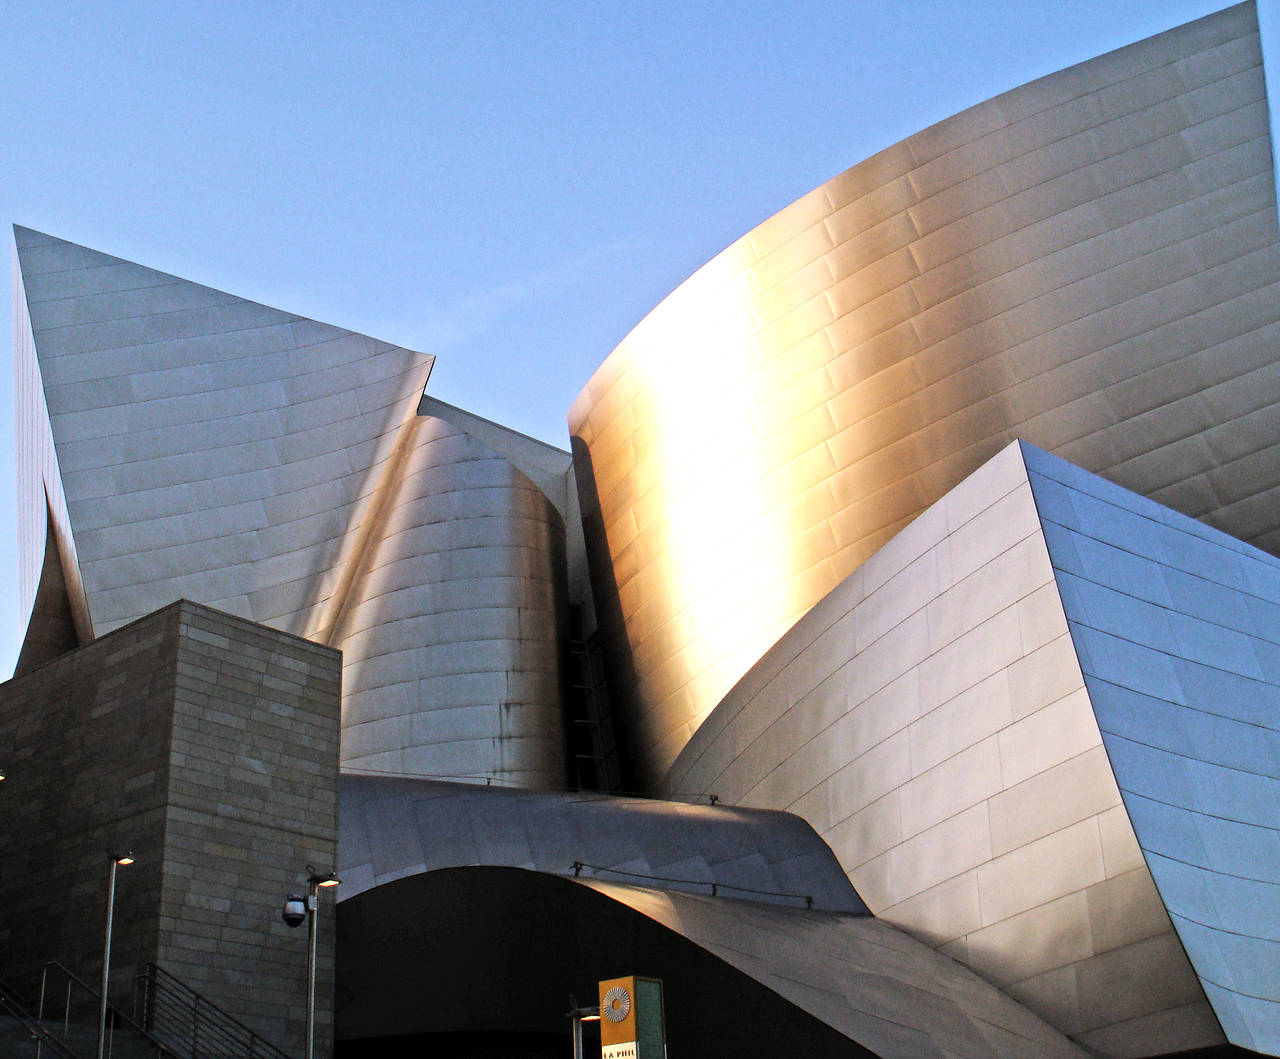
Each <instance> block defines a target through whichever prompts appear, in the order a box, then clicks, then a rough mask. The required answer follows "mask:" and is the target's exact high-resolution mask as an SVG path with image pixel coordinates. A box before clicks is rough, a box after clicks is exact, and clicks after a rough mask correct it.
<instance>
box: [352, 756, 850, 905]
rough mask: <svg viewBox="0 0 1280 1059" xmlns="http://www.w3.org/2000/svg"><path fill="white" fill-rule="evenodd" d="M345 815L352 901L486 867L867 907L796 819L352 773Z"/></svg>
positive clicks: (642, 800)
mask: <svg viewBox="0 0 1280 1059" xmlns="http://www.w3.org/2000/svg"><path fill="white" fill-rule="evenodd" d="M340 819H341V821H342V835H341V842H340V844H339V848H340V853H341V860H340V863H339V865H338V870H339V872H340V874H341V876H342V899H343V900H346V899H348V898H351V897H355V896H356V895H357V894H360V893H362V892H364V891H365V890H367V889H370V888H372V887H374V886H380V885H382V884H383V883H386V882H390V881H393V880H395V879H400V878H404V877H405V876H408V875H415V874H418V873H421V872H427V871H435V870H437V869H440V868H453V867H460V866H464V865H472V864H483V865H506V866H509V867H515V868H531V869H535V870H537V871H545V872H552V873H556V874H560V875H568V874H570V873H571V872H574V871H577V872H578V873H580V874H581V875H582V876H583V877H584V878H593V877H594V878H601V879H605V880H613V881H620V882H631V883H637V884H639V885H642V886H655V887H657V888H658V889H662V890H683V891H688V892H692V893H707V892H709V891H710V890H712V889H713V888H714V889H715V890H716V891H717V892H718V893H719V894H720V895H721V896H725V897H733V898H738V899H741V900H750V901H758V902H764V903H766V904H781V905H786V906H789V907H797V906H799V907H806V906H809V907H813V908H817V909H822V910H824V911H828V912H831V911H836V912H849V913H862V914H865V913H866V911H867V909H866V906H865V905H864V904H863V903H862V901H861V900H860V899H859V897H858V895H857V893H855V892H854V889H853V887H852V886H851V885H850V884H849V880H848V879H847V878H845V875H844V872H843V871H842V870H841V868H840V865H839V863H837V861H836V859H835V857H834V856H833V855H832V853H831V850H829V849H828V848H827V847H826V845H824V844H823V842H822V840H821V839H820V838H818V836H817V835H816V834H814V832H813V829H812V828H811V827H810V826H809V825H808V824H806V823H805V822H804V821H803V820H801V819H800V818H799V817H796V816H791V815H789V814H786V813H776V812H767V811H762V810H759V809H739V808H736V807H735V808H730V807H728V806H708V805H688V804H681V803H678V802H660V801H653V800H651V799H647V798H611V797H605V796H604V795H598V794H588V793H575V794H569V793H552V792H537V793H535V792H532V791H517V790H507V789H502V788H499V787H477V786H474V785H466V786H464V785H462V784H456V783H438V782H434V781H431V780H408V779H388V778H383V777H357V776H350V775H348V776H346V777H344V778H343V781H342V797H341V813H340ZM575 864H576V865H578V868H577V869H575V868H574V865H575Z"/></svg>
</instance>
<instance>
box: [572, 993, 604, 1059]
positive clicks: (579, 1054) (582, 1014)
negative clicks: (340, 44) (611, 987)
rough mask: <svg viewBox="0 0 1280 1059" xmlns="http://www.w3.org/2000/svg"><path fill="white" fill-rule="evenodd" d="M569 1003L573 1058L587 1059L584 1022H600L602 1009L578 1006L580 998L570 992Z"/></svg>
mask: <svg viewBox="0 0 1280 1059" xmlns="http://www.w3.org/2000/svg"><path fill="white" fill-rule="evenodd" d="M569 1004H570V1007H569V1021H570V1024H571V1026H572V1033H573V1059H585V1056H586V1052H585V1051H584V1049H583V1044H582V1024H583V1023H584V1022H599V1021H600V1009H599V1008H598V1007H588V1008H580V1007H578V1000H577V998H576V997H575V996H574V995H573V994H572V993H570V994H569Z"/></svg>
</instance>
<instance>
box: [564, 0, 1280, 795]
mask: <svg viewBox="0 0 1280 1059" xmlns="http://www.w3.org/2000/svg"><path fill="white" fill-rule="evenodd" d="M1260 63H1261V55H1260V49H1259V42H1258V36H1257V24H1256V15H1255V11H1254V7H1253V5H1252V4H1251V3H1249V4H1242V5H1240V6H1237V7H1234V8H1231V9H1229V10H1227V11H1224V12H1221V13H1219V14H1216V15H1213V16H1210V17H1209V18H1206V19H1202V20H1201V21H1199V22H1195V23H1192V24H1190V25H1188V26H1184V27H1181V28H1179V29H1175V30H1172V31H1170V32H1168V33H1165V34H1162V35H1160V36H1157V37H1154V38H1152V39H1150V40H1146V41H1143V42H1141V43H1138V44H1134V45H1132V46H1130V47H1127V48H1124V49H1121V50H1120V51H1117V52H1114V53H1111V54H1109V55H1104V56H1102V57H1100V58H1098V59H1095V60H1092V61H1090V62H1087V63H1084V64H1082V65H1081V66H1078V67H1074V68H1071V69H1068V70H1065V71H1062V72H1060V73H1057V74H1054V75H1051V76H1050V77H1047V78H1044V79H1042V80H1040V81H1036V82H1033V83H1031V84H1029V85H1026V86H1024V87H1022V88H1019V89H1015V90H1014V91H1012V92H1009V93H1007V94H1005V95H1002V96H999V97H997V98H995V99H993V100H991V101H989V102H987V103H983V104H981V105H979V106H977V107H974V108H972V109H971V110H968V111H965V112H963V113H961V114H959V115H956V116H955V117H953V118H950V119H948V120H947V121H944V122H942V123H941V124H939V125H936V126H934V127H933V128H930V129H928V130H925V131H924V132H921V133H919V134H917V135H915V136H913V137H911V138H909V139H907V140H905V141H903V142H902V143H901V144H898V145H897V146H895V147H891V148H889V149H888V150H886V151H884V152H882V153H881V154H879V155H876V156H875V157H873V158H871V159H869V160H868V161H866V162H864V163H862V164H861V165H858V166H855V167H854V168H853V169H850V170H849V171H848V172H846V173H844V174H842V175H840V176H838V177H836V178H835V179H833V180H831V181H829V182H828V183H827V184H824V185H823V186H822V187H820V188H818V189H816V190H815V191H813V192H811V193H810V194H808V195H806V196H804V197H803V198H802V199H800V200H799V201H797V202H796V203H794V204H793V205H791V206H789V207H787V208H786V209H785V210H783V211H782V212H781V213H779V214H778V215H777V216H775V217H773V218H772V219H770V220H768V221H766V222H765V223H764V224H762V225H761V226H760V227H759V228H757V229H755V230H754V231H752V232H750V233H749V234H748V235H746V236H744V237H743V238H742V239H741V240H739V241H738V242H737V243H735V244H734V245H733V246H731V247H729V248H728V249H727V250H726V251H724V253H722V254H721V255H720V256H718V257H717V258H715V259H714V260H712V261H711V262H709V263H708V264H707V265H705V266H704V267H703V268H702V269H701V270H699V271H698V272H697V273H696V274H695V275H694V276H692V277H691V278H690V279H689V280H688V281H686V282H685V283H684V284H683V285H682V286H681V287H679V288H678V289H677V290H676V291H675V292H674V293H673V294H672V295H671V296H670V297H668V298H667V299H666V300H665V301H664V302H663V303H662V304H661V305H659V306H658V307H657V308H656V309H654V311H653V312H652V313H650V315H649V316H648V317H647V318H646V319H645V320H644V321H643V322H642V323H641V324H640V325H639V326H638V327H637V328H636V329H635V331H633V332H632V333H631V334H630V335H629V336H628V337H627V339H626V340H625V341H624V342H623V343H622V345H620V346H619V347H618V349H617V350H615V351H614V353H613V354H612V355H611V356H610V358H609V359H608V360H607V361H606V362H605V363H604V364H603V365H602V366H601V368H600V369H599V370H598V372H597V373H596V374H595V376H594V377H593V378H592V379H591V380H590V381H589V382H588V384H587V386H586V388H585V389H584V390H583V392H582V394H581V395H580V396H579V398H578V400H577V402H576V403H575V404H574V406H573V408H572V410H571V412H570V416H569V419H570V427H571V430H572V432H573V434H574V435H575V445H574V449H575V454H576V457H577V458H578V460H579V481H580V482H581V483H582V484H583V487H584V497H585V498H586V500H585V501H584V513H585V514H586V515H587V518H588V526H589V527H590V528H591V531H592V533H593V534H594V536H595V540H594V541H593V542H592V543H591V549H592V554H593V558H596V557H597V556H598V557H599V558H598V560H597V561H596V562H595V563H594V569H593V578H595V583H596V600H597V605H598V607H599V608H600V611H601V614H602V620H603V621H604V622H605V623H606V625H607V626H608V631H609V634H610V636H611V637H612V639H613V642H614V662H615V670H616V672H617V673H618V674H619V675H620V678H621V681H622V683H624V684H628V685H630V686H629V687H620V688H617V689H615V690H616V691H619V692H626V693H627V694H629V696H630V698H631V706H632V713H633V723H634V725H635V728H636V731H635V732H634V733H633V740H634V744H635V745H634V747H633V751H634V754H635V756H636V757H637V758H638V759H639V762H640V766H641V771H642V778H644V779H647V780H648V781H649V782H653V781H655V780H656V779H657V778H658V777H660V776H661V774H662V773H663V772H664V771H665V769H666V767H667V766H668V765H669V764H670V763H671V761H672V760H673V759H674V758H675V756H676V754H677V753H678V752H679V751H680V748H681V747H682V746H683V745H684V744H685V742H686V741H687V739H688V738H689V736H690V735H691V734H692V732H693V731H694V730H695V729H696V728H697V726H698V725H699V724H700V723H701V721H702V719H703V718H704V717H705V716H706V714H707V712H708V711H709V710H710V709H711V708H712V707H713V706H714V705H715V703H716V702H718V701H719V700H720V698H721V697H722V696H723V694H724V693H725V692H726V691H727V690H728V688H729V687H730V686H732V684H733V683H734V681H736V680H737V679H738V678H739V677H740V676H741V675H742V674H743V673H744V672H746V670H747V669H748V668H749V667H750V666H751V665H752V664H753V663H754V662H755V660H756V659H757V658H758V657H759V656H760V655H761V654H762V653H763V652H764V650H765V649H766V648H768V647H769V646H770V645H771V644H772V643H773V642H774V641H775V640H776V639H777V637H778V636H779V635H780V634H781V633H782V632H783V631H784V630H785V629H787V628H788V627H789V626H790V625H791V624H792V623H793V622H794V621H795V620H796V619H797V618H798V617H799V616H800V615H801V614H803V613H804V612H805V611H806V610H807V609H808V608H809V607H811V606H812V605H813V604H814V603H815V602H817V601H818V600H819V599H821V598H822V597H823V596H824V595H826V593H827V592H829V591H830V590H831V589H832V588H833V587H835V585H836V584H838V583H839V582H840V581H841V580H842V579H843V578H844V577H845V576H846V575H847V574H848V573H849V572H850V571H852V570H854V569H856V568H857V566H858V565H859V564H860V563H862V562H863V561H865V560H866V559H867V558H868V557H869V556H870V555H871V554H872V553H874V552H875V550H876V549H877V548H878V547H879V546H880V545H882V544H883V543H884V542H885V541H887V540H889V539H890V538H891V537H892V536H893V535H894V534H895V533H896V532H897V531H898V530H899V529H901V528H902V527H903V526H905V525H906V524H907V523H908V522H910V521H911V520H912V519H913V518H915V517H916V516H917V515H918V514H919V513H920V512H921V511H922V510H923V509H924V508H925V507H926V506H927V505H928V504H930V503H931V502H933V501H934V500H936V499H937V498H938V497H939V496H941V495H942V494H943V493H944V492H945V491H946V490H947V489H949V488H950V487H951V486H952V485H954V484H955V483H956V482H958V481H959V480H960V479H961V478H962V477H963V476H964V475H966V474H967V473H969V472H970V471H972V470H974V469H975V468H976V467H978V466H979V465H980V464H981V463H982V462H983V461H984V460H986V459H988V458H990V457H991V456H992V455H994V454H995V453H996V452H997V451H999V449H1000V448H1002V447H1003V446H1004V445H1006V444H1007V443H1008V442H1009V441H1010V440H1012V439H1013V438H1014V437H1015V436H1021V437H1025V438H1027V439H1028V440H1030V441H1032V442H1034V443H1036V444H1038V445H1040V446H1042V447H1044V448H1047V449H1049V450H1051V451H1055V452H1058V453H1060V454H1062V455H1064V456H1066V457H1067V458H1069V459H1071V460H1073V461H1075V462H1077V463H1079V464H1081V465H1082V466H1084V467H1086V468H1088V469H1090V470H1092V471H1096V472H1099V473H1103V474H1105V475H1107V476H1108V477H1109V478H1112V479H1113V480H1115V481H1117V482H1120V483H1122V484H1124V485H1125V486H1127V487H1129V488H1132V489H1135V490H1137V491H1138V492H1141V493H1143V494H1146V495H1150V496H1153V497H1155V498H1157V499H1159V500H1160V501H1161V502H1163V503H1167V504H1169V505H1171V506H1173V507H1175V508H1177V509H1178V510H1180V511H1183V512H1185V513H1187V514H1190V515H1193V516H1196V517H1199V518H1203V519H1205V520H1206V521H1208V522H1210V523H1212V524H1214V525H1217V526H1220V527H1221V528H1223V529H1225V530H1227V531H1228V532H1230V533H1232V534H1234V535H1236V536H1239V537H1242V538H1244V539H1248V540H1251V541H1254V542H1256V543H1258V544H1260V545H1261V546H1262V547H1265V548H1269V549H1272V550H1274V549H1276V548H1277V547H1280V522H1278V519H1277V504H1276V502H1275V498H1276V496H1277V490H1278V489H1280V473H1278V472H1277V470H1276V468H1277V466H1280V461H1277V459H1276V444H1277V442H1276V438H1277V436H1278V431H1277V425H1278V424H1280V374H1278V373H1276V372H1275V371H1274V367H1273V361H1274V356H1275V349H1276V348H1277V346H1278V345H1280V322H1278V321H1280V298H1277V293H1278V290H1277V283H1278V282H1280V253H1278V250H1277V236H1278V234H1280V233H1278V232H1277V226H1276V216H1275V191H1274V174H1273V170H1272V161H1271V151H1270V141H1269V133H1268V125H1267V106H1266V100H1265V94H1264V85H1263V76H1262V68H1261V65H1260Z"/></svg>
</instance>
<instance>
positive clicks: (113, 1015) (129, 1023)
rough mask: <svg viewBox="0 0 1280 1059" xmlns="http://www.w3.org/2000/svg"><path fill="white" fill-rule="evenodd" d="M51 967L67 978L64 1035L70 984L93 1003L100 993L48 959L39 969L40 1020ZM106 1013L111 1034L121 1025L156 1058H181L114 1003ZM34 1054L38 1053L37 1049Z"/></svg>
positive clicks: (69, 1000) (54, 961) (64, 1033)
mask: <svg viewBox="0 0 1280 1059" xmlns="http://www.w3.org/2000/svg"><path fill="white" fill-rule="evenodd" d="M51 969H52V970H55V971H57V972H58V973H59V974H61V975H63V976H64V977H65V978H66V980H67V992H66V998H65V1000H64V1006H63V1015H62V1032H63V1036H64V1037H65V1036H66V1035H67V1033H68V1031H69V1029H70V1022H71V987H72V985H76V986H79V987H80V990H81V991H82V992H83V993H85V994H86V995H87V996H88V997H90V998H91V999H92V1000H93V1001H94V1003H95V1005H97V1004H101V1002H102V994H101V993H99V992H98V991H97V990H96V989H94V988H93V986H91V985H89V984H88V983H87V982H85V981H84V979H82V978H81V977H80V976H79V975H77V974H76V973H75V972H74V971H72V970H70V969H69V968H67V967H64V966H63V965H62V964H60V963H59V962H58V961H57V960H50V961H49V962H48V963H46V964H45V965H44V966H43V967H42V968H41V969H40V1006H39V1009H38V1010H37V1012H36V1017H37V1018H38V1019H40V1020H41V1021H43V1020H44V1002H45V996H46V994H47V984H48V978H49V971H50V970H51ZM107 1014H108V1016H109V1019H108V1021H109V1023H110V1025H111V1033H112V1034H114V1032H115V1030H117V1029H119V1028H120V1026H121V1025H123V1026H124V1027H125V1028H126V1029H128V1030H129V1031H131V1032H132V1033H134V1034H136V1035H137V1036H139V1037H141V1038H142V1040H143V1041H145V1042H146V1043H147V1044H149V1045H151V1046H152V1047H154V1048H155V1050H156V1056H157V1057H158V1059H164V1057H166V1056H168V1057H171V1059H183V1057H182V1055H181V1054H180V1053H179V1052H175V1051H174V1050H173V1049H172V1048H170V1047H169V1046H167V1045H166V1044H164V1042H162V1041H159V1040H157V1039H156V1038H155V1037H154V1036H153V1035H152V1034H150V1033H148V1032H147V1031H146V1030H145V1029H143V1028H142V1027H141V1026H139V1025H138V1023H136V1022H134V1021H133V1019H131V1018H130V1017H129V1016H128V1015H126V1014H125V1013H124V1012H123V1011H121V1010H120V1009H119V1008H117V1007H116V1006H115V1005H113V1004H110V1003H108V1004H107ZM36 1054H37V1055H39V1050H38V1049H37V1052H36Z"/></svg>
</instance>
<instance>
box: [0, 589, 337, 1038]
mask: <svg viewBox="0 0 1280 1059" xmlns="http://www.w3.org/2000/svg"><path fill="white" fill-rule="evenodd" d="M340 693H341V656H340V654H339V652H337V651H334V650H332V649H330V648H327V647H322V646H319V645H316V644H313V643H311V642H309V641H306V640H303V639H300V638H298V637H296V636H291V635H289V634H286V633H282V632H278V631H276V630H273V629H269V628H267V627H265V626H262V625H257V624H255V623H253V622H250V621H247V620H244V619H242V618H237V617H233V616H231V615H228V614H224V613H222V612H219V611H215V610H212V609H210V608H208V607H203V606H200V605H197V604H194V603H190V602H188V601H185V600H181V601H178V602H176V603H174V604H172V605H170V606H168V607H165V608H163V609H162V610H159V611H156V612H155V613H153V614H151V615H148V616H147V617H145V618H142V619H140V620H138V621H136V622H133V623H132V624H130V625H127V626H124V627H123V628H121V629H118V630H116V631H115V632H112V633H110V634H109V635H107V636H104V637H102V638H100V639H99V640H97V641H95V642H94V643H92V644H90V645H88V646H86V647H83V648H81V649H79V650H77V651H74V652H72V653H69V654H66V655H63V656H61V657H60V658H58V659H56V660H54V661H53V662H50V663H48V664H47V665H44V666H41V667H40V668H38V669H36V670H35V671H33V672H31V673H29V674H27V675H25V676H23V677H21V678H18V679H15V680H12V681H10V682H8V683H7V684H4V685H0V747H4V748H5V756H6V760H5V762H4V763H3V764H4V768H5V770H6V772H7V774H8V776H9V779H8V780H7V781H6V783H5V785H4V789H3V791H2V792H0V793H3V795H4V797H3V806H2V809H0V811H2V812H3V814H4V818H5V826H4V828H3V829H0V954H2V955H0V975H4V976H5V977H6V978H11V979H17V980H18V982H19V983H20V985H25V986H27V987H28V988H30V989H32V990H33V991H34V988H35V986H36V984H37V981H38V977H39V969H40V966H41V965H42V964H43V963H44V962H45V961H46V960H53V959H56V960H59V961H60V962H62V963H64V964H66V965H67V966H68V967H70V968H71V969H72V970H73V971H75V972H76V973H77V974H79V975H80V976H81V977H82V978H85V979H86V980H89V981H96V978H97V975H98V974H99V973H100V969H101V945H102V926H103V921H104V915H105V900H106V880H107V852H108V850H109V849H115V848H119V849H132V850H133V853H134V855H135V857H136V858H137V863H135V864H134V865H132V866H130V867H128V868H125V869H121V871H120V873H119V877H118V884H117V897H116V927H115V940H114V944H113V954H112V967H113V970H114V973H113V978H112V989H113V999H114V1000H115V1001H116V1002H117V1003H121V1002H124V1003H127V1001H128V997H129V991H130V985H131V980H132V978H133V976H134V975H135V974H137V973H138V971H139V970H140V968H141V967H142V966H143V965H144V964H145V963H146V962H148V961H152V960H154V961H155V962H157V963H159V964H160V965H161V966H162V967H163V968H164V969H165V970H167V971H169V972H170V973H172V974H174V975H177V976H178V977H179V978H181V979H183V980H184V981H186V982H187V983H188V984H190V985H191V986H192V987H193V988H194V989H196V990H197V991H198V992H200V993H201V994H203V995H204V996H206V997H208V998H209V999H210V1000H212V1001H214V1002H215V1003H217V1004H218V1005H220V1006H222V1007H224V1008H225V1009H227V1010H228V1011H229V1012H231V1013H232V1014H233V1015H235V1017H237V1018H238V1019H240V1021H242V1022H244V1023H246V1024H247V1025H248V1026H249V1027H250V1028H252V1029H254V1030H256V1031H257V1032H259V1033H261V1034H262V1035H263V1036H265V1037H267V1038H268V1039H269V1040H272V1041H273V1042H274V1043H276V1044H278V1045H280V1046H281V1047H284V1048H286V1049H288V1050H297V1051H301V1050H302V1038H303V1025H304V1020H305V1000H306V982H305V978H306V933H305V930H304V929H298V930H291V929H290V928H288V927H287V926H285V925H284V924H283V923H282V922H281V921H280V917H279V908H280V904H281V902H282V900H283V898H284V896H285V895H286V894H288V893H290V892H304V891H305V888H306V866H307V865H308V864H310V865H314V866H315V867H316V868H317V869H318V870H321V871H327V870H329V869H330V868H331V867H332V866H333V865H334V863H335V860H336V841H337V775H338V732H339V713H340V707H339V699H340ZM321 902H322V907H321V920H320V927H321V931H320V939H319V949H320V955H319V960H318V998H319V999H318V1010H317V1037H318V1042H317V1043H318V1048H317V1052H318V1054H320V1055H325V1054H328V1053H329V1051H330V1049H331V1044H330V1040H331V1036H332V1029H331V1027H332V994H333V986H332V983H333V934H332V904H331V899H330V898H328V897H326V896H323V895H322V897H321Z"/></svg>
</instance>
